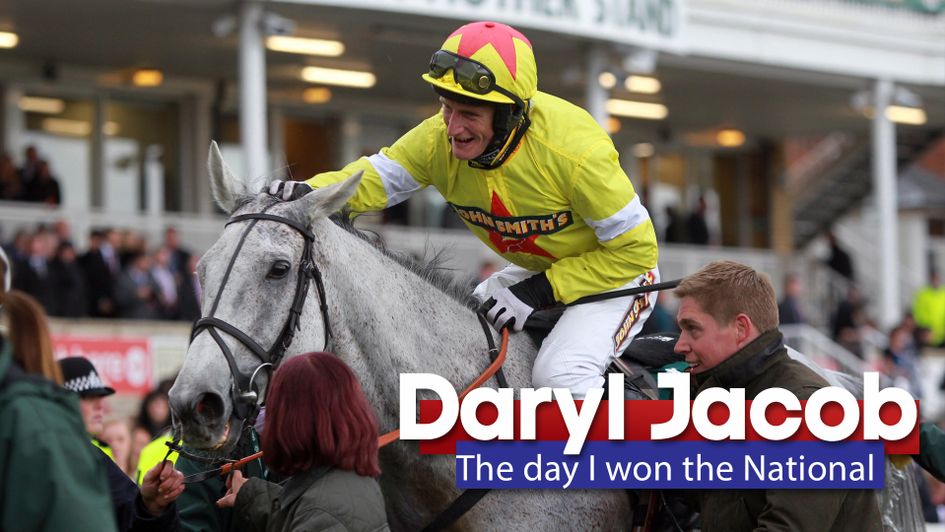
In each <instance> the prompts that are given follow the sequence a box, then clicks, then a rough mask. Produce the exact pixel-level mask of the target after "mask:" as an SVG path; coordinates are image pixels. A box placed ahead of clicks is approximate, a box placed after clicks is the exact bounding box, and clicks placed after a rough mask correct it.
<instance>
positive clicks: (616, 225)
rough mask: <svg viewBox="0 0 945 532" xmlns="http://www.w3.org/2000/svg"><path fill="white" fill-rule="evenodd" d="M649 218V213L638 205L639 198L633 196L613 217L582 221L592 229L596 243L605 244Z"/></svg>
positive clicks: (640, 204) (641, 205)
mask: <svg viewBox="0 0 945 532" xmlns="http://www.w3.org/2000/svg"><path fill="white" fill-rule="evenodd" d="M649 218H650V213H648V212H647V211H646V207H644V206H643V204H642V203H640V196H634V197H633V200H631V201H630V203H628V204H627V205H626V206H624V208H622V209H620V210H619V211H617V212H616V213H614V214H613V215H611V216H608V217H607V218H604V219H603V220H591V219H590V218H585V219H584V221H585V222H587V225H589V226H591V227H593V228H594V234H595V235H597V240H598V241H600V242H607V241H608V240H613V239H615V238H617V237H618V236H620V235H622V234H624V233H626V232H627V231H629V230H631V229H633V228H634V227H636V226H638V225H640V224H641V223H643V222H645V221H647V220H649Z"/></svg>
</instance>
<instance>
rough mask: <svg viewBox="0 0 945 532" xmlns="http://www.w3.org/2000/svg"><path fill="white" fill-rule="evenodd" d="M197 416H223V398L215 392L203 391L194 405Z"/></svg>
mask: <svg viewBox="0 0 945 532" xmlns="http://www.w3.org/2000/svg"><path fill="white" fill-rule="evenodd" d="M194 412H196V414H197V417H199V418H202V419H205V420H212V419H219V418H221V417H223V398H222V397H220V396H219V395H217V394H215V393H203V394H200V396H199V397H198V398H197V403H196V405H195V406H194Z"/></svg>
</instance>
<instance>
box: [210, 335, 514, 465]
mask: <svg viewBox="0 0 945 532" xmlns="http://www.w3.org/2000/svg"><path fill="white" fill-rule="evenodd" d="M508 349H509V331H508V329H502V345H501V346H500V347H499V354H498V356H496V357H495V360H494V361H493V362H492V364H490V365H489V367H488V368H486V370H485V371H483V372H482V374H480V375H479V377H477V378H476V380H474V381H472V383H471V384H470V385H469V386H467V387H466V389H465V390H463V393H461V394H459V400H460V401H462V400H463V398H464V397H466V395H467V394H468V393H469V392H471V391H473V390H475V389H476V388H478V387H480V386H482V385H483V384H485V382H486V381H487V380H489V379H491V378H492V376H493V375H495V374H496V372H497V371H499V368H501V367H502V364H504V363H505V354H506V351H508ZM399 438H400V429H395V430H392V431H390V432H388V433H387V434H384V435H382V436H380V437H379V438H377V446H378V447H384V446H385V445H388V444H390V443H392V442H394V441H397V440H398V439H399ZM262 455H263V453H262V451H259V452H258V453H254V454H251V455H249V456H247V457H245V458H241V459H239V460H237V461H236V462H232V463H229V464H224V465H223V466H222V467H221V468H220V475H221V476H222V475H226V474H228V473H229V472H230V471H232V470H234V469H239V468H241V467H243V466H244V465H246V464H248V463H249V462H252V461H253V460H256V459H257V458H262Z"/></svg>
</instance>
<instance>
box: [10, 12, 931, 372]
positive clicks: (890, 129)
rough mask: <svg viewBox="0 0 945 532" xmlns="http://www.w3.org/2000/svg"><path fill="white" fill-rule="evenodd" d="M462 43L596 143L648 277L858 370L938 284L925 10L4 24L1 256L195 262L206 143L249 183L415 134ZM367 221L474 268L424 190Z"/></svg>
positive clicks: (210, 224) (474, 259)
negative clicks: (652, 254) (716, 282)
mask: <svg viewBox="0 0 945 532" xmlns="http://www.w3.org/2000/svg"><path fill="white" fill-rule="evenodd" d="M477 19H494V20H499V21H503V22H508V23H510V24H512V25H514V26H516V27H518V28H519V29H521V30H522V31H523V32H524V33H525V34H526V35H527V36H528V37H529V38H530V40H531V42H532V44H533V47H534V49H535V52H536V59H537V61H538V66H539V88H540V89H541V90H544V91H546V92H551V93H553V94H556V95H558V96H561V97H564V98H566V99H569V100H571V101H572V102H575V103H577V104H579V105H582V106H584V107H585V108H587V109H588V110H589V111H590V112H591V113H592V114H593V115H594V116H595V117H596V118H597V119H598V120H599V121H600V122H601V124H602V125H603V126H604V127H605V128H606V129H607V130H608V131H609V132H610V133H611V134H612V135H613V139H614V142H615V144H616V146H617V148H618V150H619V152H620V156H621V162H622V164H623V165H624V167H625V169H626V170H627V173H628V175H630V177H631V179H632V180H633V183H634V186H635V187H636V189H637V191H638V192H639V193H640V194H641V195H642V196H643V198H644V204H645V205H646V206H647V207H648V209H649V211H650V214H651V216H652V218H653V220H654V222H655V225H656V227H657V231H658V233H659V238H660V242H661V254H660V255H661V256H660V265H661V269H662V272H663V278H664V279H672V278H676V277H680V276H682V275H685V274H686V273H689V272H692V271H694V270H696V269H697V268H698V267H699V266H701V265H702V264H704V263H706V262H708V261H710V260H713V259H717V258H731V259H734V260H739V261H741V262H745V263H748V264H751V265H752V266H755V267H757V268H759V269H761V270H764V271H766V272H768V273H769V274H770V275H771V276H772V278H773V280H774V281H775V285H776V286H779V287H780V286H782V283H783V285H784V286H785V287H786V286H788V285H790V284H792V282H793V283H794V284H796V285H798V286H800V287H801V288H800V289H799V290H800V291H801V292H802V294H803V296H802V297H799V298H798V301H799V303H797V305H796V306H797V309H796V310H798V311H799V312H798V316H799V317H798V318H797V322H798V324H797V325H796V326H794V329H796V331H794V332H792V334H793V335H795V338H796V339H795V342H797V343H798V344H801V345H802V346H804V347H806V348H807V349H808V350H812V351H824V352H829V353H831V355H830V356H831V357H832V358H835V359H838V360H840V359H842V360H845V361H846V362H845V363H848V364H849V365H851V366H855V365H856V364H857V363H858V362H857V361H858V360H860V359H858V358H856V355H857V354H859V355H860V356H861V357H862V356H866V357H867V359H869V355H868V353H874V356H875V353H878V352H881V350H882V349H884V348H885V347H886V342H887V340H886V338H887V335H888V332H889V331H890V330H891V329H892V328H893V327H895V326H897V325H898V324H900V322H901V321H902V319H903V316H904V311H905V310H907V309H911V308H912V304H913V299H914V296H915V294H917V292H918V291H919V290H920V289H921V288H922V287H923V286H925V285H927V284H928V282H929V280H930V274H931V273H933V271H935V270H938V271H941V270H942V269H943V268H945V136H943V132H945V0H820V1H814V0H642V1H631V0H399V1H397V2H388V1H384V0H335V1H332V0H294V1H278V0H271V1H265V2H248V1H247V2H235V1H231V0H84V1H82V2H66V1H62V0H6V1H5V2H2V3H0V125H2V127H0V146H2V147H3V151H4V152H5V153H6V154H7V155H8V160H7V161H5V162H4V166H5V167H7V170H4V171H3V174H2V175H9V176H10V177H8V178H7V177H4V178H3V179H4V180H5V181H3V182H2V183H0V184H3V183H6V182H7V181H9V183H10V184H9V185H6V184H3V187H5V190H6V191H5V192H4V193H3V196H2V197H3V198H5V200H2V201H0V230H2V233H0V238H2V240H3V241H4V242H5V243H7V244H8V245H9V246H11V249H12V248H16V247H17V246H26V247H23V248H22V249H23V251H22V254H23V255H24V256H29V254H30V251H29V250H28V248H29V244H28V240H23V241H22V242H21V243H20V244H15V243H14V242H15V241H16V242H19V240H17V239H18V238H19V236H23V234H24V233H25V236H26V237H29V236H31V235H33V234H34V233H35V232H36V228H37V227H39V226H40V225H41V224H44V225H45V226H46V227H47V229H43V230H42V231H44V232H51V229H48V228H52V227H53V224H54V223H55V222H56V221H57V220H62V221H66V222H68V225H71V228H69V231H67V233H66V235H65V236H60V237H57V238H58V240H56V239H50V240H49V241H48V244H50V245H47V246H45V247H43V246H38V247H37V248H36V249H35V250H33V252H32V253H34V254H39V255H43V254H45V258H49V259H50V260H52V259H53V255H54V251H56V249H55V247H54V246H52V245H51V244H54V243H57V242H59V241H60V240H63V239H67V240H70V241H71V243H72V244H73V245H74V248H75V250H76V251H77V252H78V254H79V255H82V253H83V252H85V251H86V250H88V249H89V248H90V246H91V245H93V243H92V242H90V234H91V231H92V230H94V229H99V228H106V227H110V228H115V229H118V230H128V231H126V232H131V233H133V234H132V235H131V236H130V237H129V238H130V239H131V241H132V244H130V245H131V247H132V249H131V250H129V249H124V248H122V249H121V250H120V251H122V252H123V253H127V257H131V256H132V254H133V253H132V252H133V251H141V252H145V253H154V252H156V251H158V249H159V248H161V247H166V244H164V243H163V242H164V236H163V235H164V231H165V229H166V228H167V227H176V228H177V230H178V232H179V236H178V238H179V240H180V241H181V242H182V244H180V245H182V246H183V247H185V248H188V249H189V250H191V251H193V252H194V254H195V255H199V254H200V252H202V251H203V250H205V249H206V248H207V247H208V246H209V245H210V243H212V242H213V241H214V240H215V238H216V236H217V235H218V234H219V232H220V230H221V228H222V221H223V216H222V214H221V213H220V212H219V211H217V210H216V208H215V207H214V205H213V203H212V200H211V197H210V192H209V187H208V182H207V177H206V171H205V160H206V153H207V147H208V144H209V141H210V140H211V139H215V140H217V141H218V142H219V143H220V144H221V146H222V149H223V153H224V156H225V157H226V159H227V161H228V162H229V164H230V165H231V166H232V167H233V168H234V169H235V170H236V171H237V173H241V174H245V175H250V176H261V175H269V176H273V177H291V178H296V179H304V178H308V177H310V176H311V175H312V174H314V173H316V172H319V171H324V170H329V169H335V168H337V167H339V166H341V165H342V164H344V163H346V162H348V161H350V160H353V159H354V158H356V157H359V156H361V155H363V154H369V153H373V152H374V151H376V150H377V149H379V148H381V147H383V146H386V145H389V144H390V143H391V142H392V141H393V140H395V139H396V138H397V137H398V136H400V135H401V134H402V133H404V132H406V131H407V130H408V129H409V128H411V127H413V126H414V125H415V124H416V123H418V122H419V121H420V120H421V119H423V118H425V117H427V116H430V115H431V114H433V113H436V112H437V102H436V98H435V97H434V95H433V93H432V92H431V91H430V89H429V87H428V86H427V85H426V84H425V83H424V82H423V81H422V80H421V79H420V74H421V73H422V72H423V71H424V70H425V67H426V65H427V61H428V60H429V56H430V54H431V53H432V51H433V50H435V49H436V47H437V46H438V45H439V44H440V43H441V42H442V41H443V39H444V38H445V36H446V35H448V34H449V32H451V31H452V30H453V29H455V28H456V27H457V26H458V25H460V23H462V22H464V21H469V20H477ZM877 110H880V111H877ZM30 147H32V148H33V149H32V154H31V155H28V154H27V151H28V148H30ZM42 162H45V170H43V172H39V171H36V170H34V167H39V166H41V165H40V164H39V163H42ZM11 168H12V170H10V169H11ZM37 173H44V174H48V175H50V176H51V177H52V178H53V181H55V182H56V183H57V184H58V187H53V186H52V185H48V182H49V179H46V178H44V179H40V178H35V177H33V176H34V174H37ZM33 179H37V181H36V182H35V183H34V185H35V186H32V187H29V186H27V185H28V184H29V183H27V181H30V180H33ZM17 180H19V181H17ZM40 185H43V186H40ZM17 187H20V189H21V190H19V192H17V190H15V189H17ZM27 189H29V190H27ZM3 190H4V189H0V191H3ZM11 190H12V192H11ZM30 191H32V192H30ZM26 199H29V200H32V202H29V201H23V200H26ZM368 223H373V224H377V230H378V231H379V233H380V234H381V235H382V236H383V238H384V239H385V240H386V241H387V243H388V244H389V245H390V246H392V247H397V248H402V249H406V250H409V251H412V252H415V253H417V254H421V253H423V252H424V250H426V249H429V248H431V247H432V248H434V249H443V248H448V249H449V250H448V256H449V257H450V258H449V260H448V262H447V265H448V266H449V267H452V268H455V269H456V270H457V271H458V272H460V273H464V274H467V275H470V276H476V275H478V274H479V272H480V271H484V270H489V269H490V268H493V267H494V266H496V265H495V264H492V263H491V261H494V259H493V257H492V254H491V252H490V251H489V250H488V249H486V248H485V247H484V246H483V245H481V244H480V243H479V242H478V241H476V240H475V239H474V238H473V237H472V236H471V235H468V234H467V233H466V232H465V231H464V230H463V229H462V228H461V227H462V226H461V222H460V221H459V219H458V218H456V217H455V215H454V214H453V213H452V212H451V211H450V210H448V209H445V206H444V204H443V202H442V200H441V198H440V197H439V196H438V195H437V194H436V193H435V191H434V192H433V193H431V194H425V193H419V194H416V195H415V196H414V197H413V198H411V199H410V200H409V201H408V202H406V203H405V204H403V205H401V206H398V207H397V208H392V209H388V211H386V212H384V213H382V214H381V215H378V216H375V217H372V218H370V220H368ZM100 236H101V235H100ZM96 238H97V237H96ZM136 239H137V240H136ZM92 240H95V238H93V239H92ZM95 245H97V244H95ZM123 245H124V244H121V243H119V247H120V246H123ZM47 248H49V249H47ZM123 256H125V255H123ZM175 256H176V255H173V254H172V255H171V261H170V263H169V266H168V267H169V268H170V270H171V271H172V272H173V273H174V274H176V275H177V279H178V281H180V279H181V277H182V276H183V277H186V276H187V274H188V273H189V270H188V268H187V267H186V266H184V265H181V264H176V263H175V261H176V262H180V261H179V260H178V259H174V257H175ZM161 260H162V259H161V258H160V257H158V256H157V255H156V254H155V255H154V257H153V260H152V262H157V263H158V266H160V262H161ZM132 262H133V261H132ZM139 266H140V265H139ZM145 266H147V265H145ZM152 267H153V266H152ZM132 277H134V276H133V275H132ZM154 277H155V279H156V280H157V281H160V279H161V275H155V276H154ZM792 279H793V281H792V282H787V281H791V280H792ZM165 281H166V277H165ZM153 289H154V292H155V293H156V294H162V296H163V297H164V299H171V300H174V301H175V302H176V300H177V294H176V293H171V291H170V290H169V285H168V284H167V283H166V282H165V283H161V282H156V284H155V286H154V287H153ZM178 289H179V287H178ZM184 290H189V291H193V287H189V288H186V287H185V288H184ZM851 294H852V295H851ZM779 295H788V294H787V290H785V292H784V293H782V294H779ZM156 299H157V298H156ZM663 301H664V302H665V303H666V304H667V306H668V307H669V308H670V310H671V308H672V301H671V298H670V297H665V298H663ZM185 303H186V302H179V303H177V306H178V308H177V309H176V314H175V316H176V317H178V318H182V319H187V317H186V316H185V315H184V314H185V313H184V312H182V309H183V305H184V304H185ZM786 308H787V307H786ZM137 310H138V311H141V312H150V311H154V312H157V314H155V316H156V317H167V316H166V312H165V313H164V314H161V313H162V312H164V311H163V310H161V309H157V310H155V309H148V308H143V307H142V308H138V309H137ZM89 313H93V314H94V312H79V313H78V315H79V316H80V317H83V316H84V315H85V314H89ZM113 315H117V316H118V317H127V316H122V315H121V314H120V313H117V314H114V313H113ZM146 315H148V316H150V314H146ZM61 326H62V327H64V328H69V329H70V330H71V328H75V327H79V328H80V330H82V329H81V328H82V327H100V328H101V327H105V330H112V329H109V327H113V326H112V325H102V323H100V322H92V321H83V320H81V319H80V320H75V319H73V320H71V321H64V322H62V325H61ZM864 326H865V327H867V329H866V330H865V332H864V331H863V330H861V328H862V327H864ZM136 327H138V326H137V325H136ZM851 327H852V328H853V329H854V330H856V331H857V334H856V335H854V336H850V335H849V332H850V331H849V329H850V328H851ZM943 327H945V325H943ZM136 330H137V329H136ZM144 330H145V331H147V330H150V329H144ZM792 330H793V329H792ZM148 334H150V333H148ZM159 336H160V337H161V338H162V339H161V340H159V341H158V343H159V344H160V343H161V342H164V343H163V344H161V345H165V346H166V345H168V344H167V342H168V341H169V340H167V338H168V337H174V335H173V334H171V335H170V336H169V335H168V334H165V333H162V334H161V335H159ZM180 341H181V342H182V343H184V344H186V334H184V335H183V339H182V340H180ZM835 342H836V343H835ZM837 343H839V344H841V345H846V346H847V347H848V349H847V350H846V351H844V352H847V351H848V352H849V353H852V355H851V356H852V357H853V358H850V357H847V355H845V354H840V355H833V353H836V352H840V351H838V350H837V349H838V345H837ZM864 343H865V344H867V347H866V348H863V347H862V345H863V344H864ZM169 345H177V344H174V342H173V341H170V344H169ZM167 351H168V352H171V351H174V349H167ZM864 353H867V354H866V355H864ZM844 357H846V358H844ZM177 362H179V361H175V360H172V361H165V362H160V363H155V364H153V366H154V367H165V368H167V371H171V369H170V368H173V367H174V366H175V363H177ZM834 363H835V364H841V365H842V363H841V362H834ZM162 364H163V365H162ZM154 378H155V379H156V378H157V376H155V377H154Z"/></svg>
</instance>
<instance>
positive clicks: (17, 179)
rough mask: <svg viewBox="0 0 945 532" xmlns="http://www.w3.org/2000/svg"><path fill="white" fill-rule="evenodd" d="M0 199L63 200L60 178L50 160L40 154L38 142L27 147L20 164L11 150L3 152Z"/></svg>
mask: <svg viewBox="0 0 945 532" xmlns="http://www.w3.org/2000/svg"><path fill="white" fill-rule="evenodd" d="M0 200H7V201H30V202H34V203H45V204H47V205H59V204H60V203H62V193H61V191H60V189H59V180H57V179H56V178H55V177H54V176H53V173H52V169H51V168H50V166H49V162H48V161H46V160H45V159H42V158H40V156H39V152H37V151H36V147H35V146H29V147H27V148H26V150H25V152H24V154H23V164H22V165H20V166H19V167H17V166H16V164H15V163H14V161H13V157H12V156H10V154H8V153H4V154H3V155H2V156H0Z"/></svg>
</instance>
